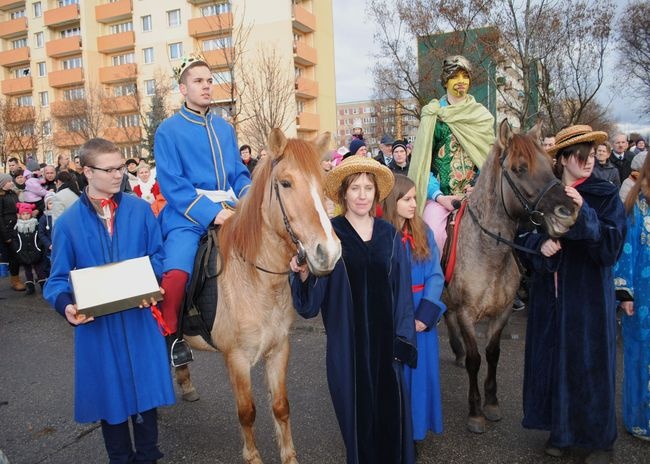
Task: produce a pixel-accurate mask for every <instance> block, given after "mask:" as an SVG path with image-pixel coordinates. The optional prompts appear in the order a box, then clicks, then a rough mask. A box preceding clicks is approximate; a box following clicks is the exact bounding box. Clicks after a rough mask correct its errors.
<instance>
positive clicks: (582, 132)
mask: <svg viewBox="0 0 650 464" xmlns="http://www.w3.org/2000/svg"><path fill="white" fill-rule="evenodd" d="M605 140H607V132H603V131H594V130H592V129H591V126H588V125H586V124H580V125H577V126H570V127H565V128H564V129H562V130H561V131H560V132H558V133H557V135H556V136H555V145H553V146H552V147H551V148H549V149H548V150H547V153H548V154H549V155H551V156H555V154H556V153H557V152H558V151H560V150H561V149H563V148H566V147H570V146H571V145H575V144H577V143H583V142H595V143H596V144H599V143H602V142H604V141H605Z"/></svg>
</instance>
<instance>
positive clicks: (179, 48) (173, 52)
mask: <svg viewBox="0 0 650 464" xmlns="http://www.w3.org/2000/svg"><path fill="white" fill-rule="evenodd" d="M168 47H169V58H170V59H172V60H178V59H180V58H181V57H182V56H183V42H174V43H172V44H169V45H168Z"/></svg>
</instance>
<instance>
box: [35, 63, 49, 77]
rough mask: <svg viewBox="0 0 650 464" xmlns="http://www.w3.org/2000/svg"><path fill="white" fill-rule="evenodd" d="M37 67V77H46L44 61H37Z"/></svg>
mask: <svg viewBox="0 0 650 464" xmlns="http://www.w3.org/2000/svg"><path fill="white" fill-rule="evenodd" d="M37 66H38V77H45V76H47V67H46V66H45V61H39V62H38V64H37Z"/></svg>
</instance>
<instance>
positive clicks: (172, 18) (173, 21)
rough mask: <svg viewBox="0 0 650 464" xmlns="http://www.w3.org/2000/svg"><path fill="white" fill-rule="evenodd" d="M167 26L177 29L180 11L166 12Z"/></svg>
mask: <svg viewBox="0 0 650 464" xmlns="http://www.w3.org/2000/svg"><path fill="white" fill-rule="evenodd" d="M167 25H168V26H169V27H178V26H180V25H181V10H170V11H168V12H167Z"/></svg>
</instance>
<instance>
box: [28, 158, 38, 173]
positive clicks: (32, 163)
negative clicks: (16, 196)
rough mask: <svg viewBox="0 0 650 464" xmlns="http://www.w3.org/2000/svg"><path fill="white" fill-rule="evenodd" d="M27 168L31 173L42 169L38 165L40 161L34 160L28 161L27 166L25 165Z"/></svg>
mask: <svg viewBox="0 0 650 464" xmlns="http://www.w3.org/2000/svg"><path fill="white" fill-rule="evenodd" d="M25 167H26V168H27V169H28V170H29V171H31V172H34V171H38V170H39V169H41V165H40V164H38V161H36V160H35V159H33V158H30V159H29V160H27V164H25Z"/></svg>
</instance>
